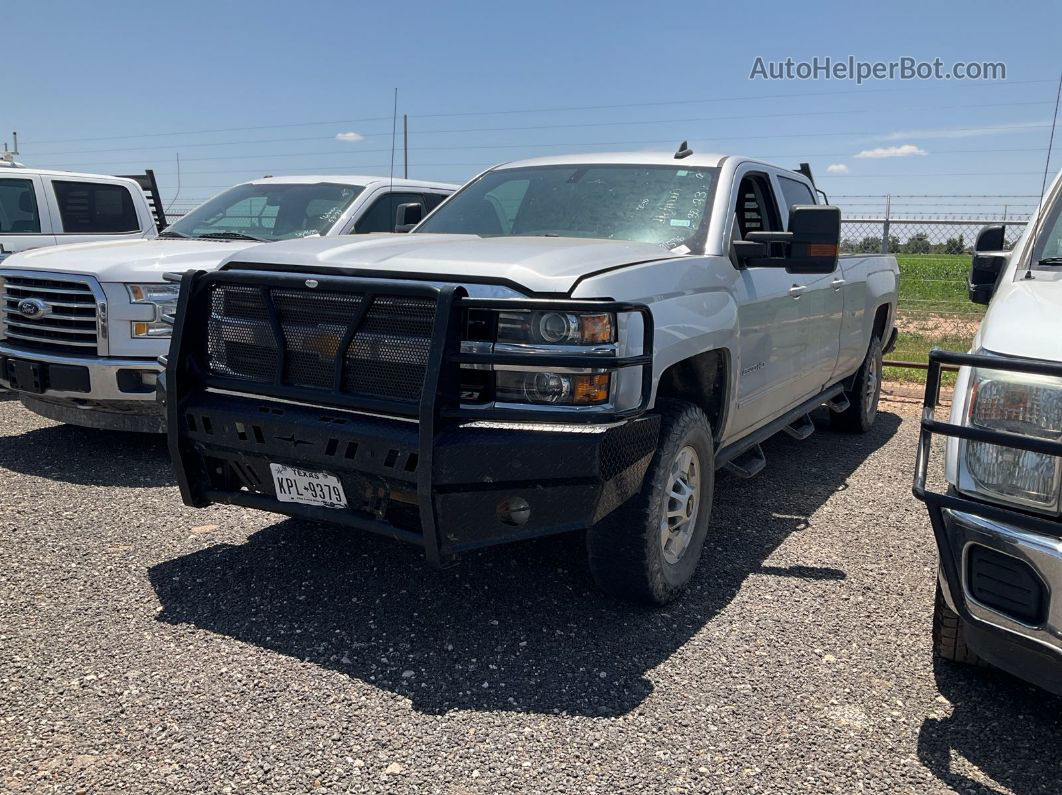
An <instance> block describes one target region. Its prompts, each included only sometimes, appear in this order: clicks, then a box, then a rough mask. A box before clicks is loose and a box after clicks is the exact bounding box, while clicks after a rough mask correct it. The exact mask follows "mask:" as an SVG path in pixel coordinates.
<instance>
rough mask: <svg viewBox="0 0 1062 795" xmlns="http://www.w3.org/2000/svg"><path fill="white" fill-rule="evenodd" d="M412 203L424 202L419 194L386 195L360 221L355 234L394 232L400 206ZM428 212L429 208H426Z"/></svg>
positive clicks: (375, 202) (355, 227)
mask: <svg viewBox="0 0 1062 795" xmlns="http://www.w3.org/2000/svg"><path fill="white" fill-rule="evenodd" d="M410 202H421V203H423V202H424V197H423V196H421V195H420V194H419V193H385V194H384V195H383V196H381V197H380V198H378V199H377V200H376V201H374V202H373V204H372V207H370V208H369V209H368V210H366V211H365V214H364V215H362V216H361V218H359V219H358V222H357V223H356V224H355V225H354V234H357V235H365V234H368V233H369V232H394V231H395V213H397V212H398V205H400V204H408V203H410ZM425 212H427V207H425Z"/></svg>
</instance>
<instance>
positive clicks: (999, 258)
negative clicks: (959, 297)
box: [967, 227, 1007, 304]
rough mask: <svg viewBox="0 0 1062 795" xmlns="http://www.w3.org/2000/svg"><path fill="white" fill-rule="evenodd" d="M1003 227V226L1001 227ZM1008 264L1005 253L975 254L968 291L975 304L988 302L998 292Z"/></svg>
mask: <svg viewBox="0 0 1062 795" xmlns="http://www.w3.org/2000/svg"><path fill="white" fill-rule="evenodd" d="M1000 228H1002V227H1000ZM1006 265H1007V257H1006V255H1004V254H974V256H973V263H972V264H971V266H970V281H969V282H968V283H967V291H968V293H969V296H970V300H971V301H973V302H974V303H975V304H987V303H988V302H989V301H991V300H992V295H993V294H994V293H995V292H996V284H997V283H998V282H999V276H1000V274H1002V273H1003V268H1005V267H1006Z"/></svg>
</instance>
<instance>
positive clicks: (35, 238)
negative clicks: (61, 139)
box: [0, 169, 55, 260]
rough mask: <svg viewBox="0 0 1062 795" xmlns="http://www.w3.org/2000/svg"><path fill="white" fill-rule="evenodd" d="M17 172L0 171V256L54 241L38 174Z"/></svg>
mask: <svg viewBox="0 0 1062 795" xmlns="http://www.w3.org/2000/svg"><path fill="white" fill-rule="evenodd" d="M17 173H18V172H17V171H15V169H4V170H2V171H0V246H3V247H4V250H3V253H0V260H3V257H4V254H14V253H16V252H19V251H28V250H29V249H31V248H39V247H41V246H54V245H55V235H53V234H52V228H51V224H50V223H49V215H48V206H47V203H46V202H44V201H42V199H43V189H42V186H41V180H40V177H32V176H28V175H27V176H15V174H17ZM8 174H10V175H11V176H8Z"/></svg>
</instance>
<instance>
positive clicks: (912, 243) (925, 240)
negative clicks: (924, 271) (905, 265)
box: [903, 232, 932, 254]
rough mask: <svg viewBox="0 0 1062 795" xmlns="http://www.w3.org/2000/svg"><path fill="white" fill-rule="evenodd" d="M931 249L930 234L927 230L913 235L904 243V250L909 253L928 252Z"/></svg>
mask: <svg viewBox="0 0 1062 795" xmlns="http://www.w3.org/2000/svg"><path fill="white" fill-rule="evenodd" d="M931 249H932V246H930V244H929V236H928V235H927V234H926V233H925V232H919V233H918V234H915V235H911V236H910V237H909V238H907V242H906V243H904V244H903V251H904V252H906V253H907V254H928V253H929V252H930V251H931Z"/></svg>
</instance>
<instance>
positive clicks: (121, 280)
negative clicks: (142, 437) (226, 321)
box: [0, 169, 457, 433]
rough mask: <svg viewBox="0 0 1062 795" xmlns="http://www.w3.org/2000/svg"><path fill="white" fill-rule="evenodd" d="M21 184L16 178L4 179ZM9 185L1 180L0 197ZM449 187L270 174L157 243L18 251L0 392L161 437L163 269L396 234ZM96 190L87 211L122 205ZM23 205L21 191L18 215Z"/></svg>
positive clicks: (8, 291)
mask: <svg viewBox="0 0 1062 795" xmlns="http://www.w3.org/2000/svg"><path fill="white" fill-rule="evenodd" d="M0 177H7V172H0ZM22 177H23V175H22V170H21V169H19V170H18V171H14V172H13V174H12V176H11V178H10V179H8V180H7V181H8V182H11V181H14V180H22ZM41 179H43V178H41ZM67 181H68V180H67ZM126 182H128V183H129V186H128V187H125V186H123V185H122V184H120V183H126ZM111 183H114V185H113V186H112V184H111ZM63 184H64V185H65V184H67V183H66V182H63ZM101 184H105V185H106V186H107V189H108V190H111V191H114V190H119V189H120V190H122V191H124V192H125V193H127V194H132V193H133V191H132V188H135V187H136V185H135V183H132V182H130V181H129V180H117V181H116V180H115V179H113V178H112V179H111V182H110V183H101ZM4 185H5V182H4V179H0V199H2V198H3V196H4V193H3V190H4ZM456 187H457V186H456V185H448V184H444V183H437V182H424V181H420V180H400V179H388V178H387V177H356V176H350V175H347V176H305V177H268V178H263V179H258V180H254V181H253V182H247V183H244V184H242V185H237V186H235V187H233V188H230V189H229V190H227V191H225V192H223V193H221V194H219V195H217V196H215V197H214V198H212V199H210V200H208V201H207V202H206V203H204V204H202V205H200V206H199V207H197V208H196V209H194V210H192V211H191V212H190V213H188V214H187V215H185V216H184V217H182V218H181V219H180V220H178V221H177V222H176V223H174V224H172V225H171V226H169V227H167V228H166V229H164V230H163V231H162V232H161V234H156V232H155V226H154V224H153V223H152V225H151V237H152V238H155V239H152V240H138V239H135V238H137V237H139V235H134V234H129V235H126V236H125V237H124V238H122V239H117V240H114V239H106V238H104V239H103V240H99V239H98V238H94V237H92V236H87V237H82V238H80V240H81V241H82V242H81V244H80V245H62V246H58V247H53V248H36V249H34V250H32V251H25V252H23V253H19V254H13V255H11V256H10V257H8V258H7V259H6V260H5V261H4V262H3V263H0V310H2V311H0V387H6V388H8V389H10V390H12V391H14V392H17V393H18V394H19V397H20V398H21V400H22V403H23V404H24V405H25V406H26V407H27V408H28V409H30V410H31V411H34V412H36V413H37V414H41V415H43V416H45V417H48V418H50V419H53V420H58V421H60V422H67V423H72V424H75V425H84V426H88V427H93V428H102V429H106V430H122V431H143V432H154V433H160V432H162V431H163V430H165V423H164V422H163V418H162V412H161V411H160V409H159V406H158V405H157V403H156V401H155V399H154V395H155V382H156V378H157V377H158V373H159V371H160V369H161V368H160V366H159V363H158V357H159V356H161V355H163V354H165V353H166V351H167V350H168V349H169V344H170V329H171V326H170V324H169V323H167V322H166V316H167V315H168V314H170V313H171V312H173V310H174V307H175V305H176V302H177V287H176V286H175V285H173V284H169V283H167V282H165V281H164V279H163V275H164V274H165V273H166V272H167V271H174V270H186V269H188V268H199V269H205V270H209V269H212V268H215V267H217V266H218V264H220V263H221V261H222V260H223V259H225V257H227V256H229V255H231V254H233V253H234V252H236V251H240V250H241V249H244V248H247V247H248V246H254V245H257V244H259V243H262V242H266V241H275V240H289V239H292V238H305V237H319V236H323V237H329V236H335V235H349V234H364V233H369V232H392V231H396V230H398V231H402V230H403V229H407V228H412V224H413V223H415V222H418V221H420V220H421V219H422V217H423V216H424V215H426V214H427V213H428V212H430V211H431V210H433V209H434V208H435V207H436V206H437V205H438V204H439V203H440V202H442V201H443V200H444V199H445V198H446V197H447V196H448V195H450V194H451V193H453V191H454V189H455V188H456ZM102 191H103V188H102V187H101V188H98V189H96V190H95V193H94V194H92V195H98V198H96V199H95V200H94V201H95V204H94V205H93V206H96V207H98V206H103V204H104V199H105V198H106V199H107V201H109V202H110V204H108V205H107V206H111V205H116V206H117V207H119V208H121V206H122V203H121V201H120V200H116V199H114V197H113V196H110V195H108V196H104V194H103V193H102ZM83 193H85V191H84V190H82V191H81V194H83ZM81 194H78V195H81ZM90 198H91V197H90ZM125 201H126V202H127V203H128V204H129V207H130V208H132V209H130V210H128V211H129V212H134V211H135V213H134V215H133V219H134V220H135V219H137V218H139V219H140V222H142V223H145V224H146V223H149V222H150V214H148V213H147V206H146V204H144V206H143V207H142V208H139V209H137V208H138V205H136V204H135V203H133V202H132V200H131V199H126V200H125ZM141 203H142V204H143V203H144V201H143V197H141ZM25 204H27V202H26V200H25V194H23V195H22V197H21V198H20V199H19V206H23V205H25ZM34 206H36V205H34ZM86 212H88V211H87V210H86ZM63 217H64V219H65V218H66V216H65V215H64V216H63ZM129 223H132V221H130V222H129ZM2 240H3V238H2V237H0V241H2ZM84 241H95V242H84Z"/></svg>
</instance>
